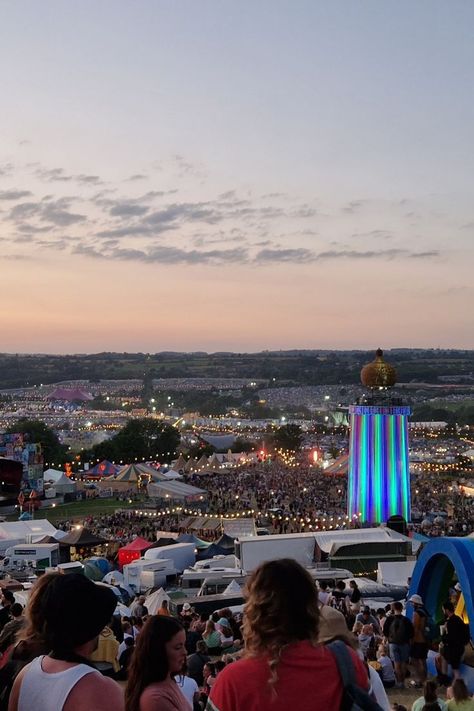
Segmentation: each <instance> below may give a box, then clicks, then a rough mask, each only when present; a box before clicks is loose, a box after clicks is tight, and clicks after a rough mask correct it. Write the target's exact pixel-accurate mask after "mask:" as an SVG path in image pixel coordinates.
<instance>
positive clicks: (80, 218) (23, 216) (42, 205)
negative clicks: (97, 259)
mask: <svg viewBox="0 0 474 711" xmlns="http://www.w3.org/2000/svg"><path fill="white" fill-rule="evenodd" d="M72 200H73V199H72V198H59V199H58V200H54V201H50V202H22V203H19V204H18V205H15V206H14V207H13V208H12V209H11V210H10V219H11V220H13V221H15V222H16V221H19V222H23V221H24V220H27V219H32V218H36V219H38V220H40V221H41V222H50V223H52V224H53V225H57V226H58V227H67V226H68V225H73V224H75V223H76V222H84V221H85V220H86V216H85V215H80V214H78V213H74V212H70V211H69V210H68V208H69V206H70V204H71V202H72Z"/></svg>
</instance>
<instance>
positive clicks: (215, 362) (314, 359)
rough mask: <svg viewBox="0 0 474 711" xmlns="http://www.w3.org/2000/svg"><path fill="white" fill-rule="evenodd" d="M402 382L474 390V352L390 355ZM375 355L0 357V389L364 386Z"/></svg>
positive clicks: (321, 352) (416, 351) (395, 351)
mask: <svg viewBox="0 0 474 711" xmlns="http://www.w3.org/2000/svg"><path fill="white" fill-rule="evenodd" d="M385 356H386V358H387V360H388V361H390V362H391V363H392V364H393V365H394V366H395V367H396V369H397V371H398V379H399V381H401V382H424V383H440V384H441V383H443V384H446V383H458V384H463V383H465V384H466V385H472V384H474V351H472V350H471V351H465V350H464V351H463V350H436V349H427V350H423V349H419V348H417V349H405V348H395V349H392V350H391V351H385ZM373 357H374V352H373V351H370V352H369V351H355V350H350V351H336V350H333V351H328V350H300V351H298V350H288V351H263V352H261V353H202V352H197V353H175V352H162V353H154V354H151V353H95V354H89V355H87V354H77V355H45V354H34V355H15V354H5V353H4V354H0V388H1V389H6V388H16V387H27V386H31V385H40V384H41V383H43V384H47V383H57V382H59V381H62V380H89V381H92V382H97V381H100V380H103V379H130V378H139V379H141V380H142V379H144V378H146V379H147V380H149V379H150V378H186V377H187V378H209V377H212V378H248V379H263V380H267V381H268V382H269V383H270V385H271V384H273V383H274V384H275V385H278V386H281V385H283V384H286V383H288V384H294V385H295V384H296V385H298V384H301V385H315V384H316V385H331V384H350V383H353V384H355V383H358V382H359V371H360V369H361V367H362V366H363V365H364V364H365V363H367V362H369V361H371V360H372V359H373Z"/></svg>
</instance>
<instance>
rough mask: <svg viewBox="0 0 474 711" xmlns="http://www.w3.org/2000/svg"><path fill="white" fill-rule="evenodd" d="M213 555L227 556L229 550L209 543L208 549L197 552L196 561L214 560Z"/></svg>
mask: <svg viewBox="0 0 474 711" xmlns="http://www.w3.org/2000/svg"><path fill="white" fill-rule="evenodd" d="M215 555H229V549H228V548H221V547H220V546H218V545H217V544H216V543H211V545H210V546H209V548H205V549H204V550H201V551H199V553H198V554H197V556H196V560H207V559H208V558H214V556H215Z"/></svg>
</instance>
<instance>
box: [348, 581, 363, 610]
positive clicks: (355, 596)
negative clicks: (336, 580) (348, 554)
mask: <svg viewBox="0 0 474 711" xmlns="http://www.w3.org/2000/svg"><path fill="white" fill-rule="evenodd" d="M349 587H350V598H349V609H350V611H351V612H352V614H353V615H356V614H357V613H358V612H359V610H360V606H361V602H362V595H361V594H360V590H359V586H358V585H357V583H356V581H355V580H351V581H350V582H349Z"/></svg>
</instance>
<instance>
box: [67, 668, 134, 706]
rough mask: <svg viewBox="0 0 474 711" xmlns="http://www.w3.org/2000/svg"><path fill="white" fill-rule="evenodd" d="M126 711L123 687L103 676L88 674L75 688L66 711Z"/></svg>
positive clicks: (68, 699)
mask: <svg viewBox="0 0 474 711" xmlns="http://www.w3.org/2000/svg"><path fill="white" fill-rule="evenodd" d="M91 709H94V711H124V709H125V701H124V693H123V689H122V687H121V686H119V685H118V684H117V682H115V681H113V679H108V678H107V677H105V676H102V674H87V675H86V676H84V677H82V679H81V680H80V681H78V683H77V684H76V686H75V687H74V688H73V690H72V691H71V693H70V694H69V696H68V698H67V701H66V703H65V705H64V711H91Z"/></svg>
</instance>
